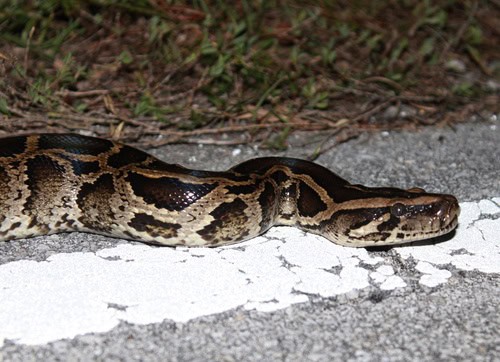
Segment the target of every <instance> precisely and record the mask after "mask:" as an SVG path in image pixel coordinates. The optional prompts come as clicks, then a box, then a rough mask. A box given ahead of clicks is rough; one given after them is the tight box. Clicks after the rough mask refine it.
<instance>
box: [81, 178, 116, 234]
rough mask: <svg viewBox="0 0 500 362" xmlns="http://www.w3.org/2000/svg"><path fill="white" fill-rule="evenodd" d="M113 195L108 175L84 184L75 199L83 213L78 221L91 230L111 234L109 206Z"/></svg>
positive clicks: (112, 215)
mask: <svg viewBox="0 0 500 362" xmlns="http://www.w3.org/2000/svg"><path fill="white" fill-rule="evenodd" d="M115 195H116V192H115V187H114V184H113V177H112V176H111V175H110V174H103V175H101V176H99V178H97V179H96V180H95V181H94V182H92V183H90V182H88V183H84V184H83V185H82V187H81V189H80V192H79V193H78V198H77V203H78V206H79V207H80V210H82V211H83V215H82V216H81V217H80V219H79V221H80V222H81V223H82V224H83V225H84V226H85V227H86V228H89V229H91V230H96V231H100V232H107V233H111V232H112V230H113V227H112V222H113V220H114V212H113V210H112V208H111V204H112V199H113V197H114V196H115Z"/></svg>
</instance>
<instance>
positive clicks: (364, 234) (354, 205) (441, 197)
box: [322, 185, 460, 246]
mask: <svg viewBox="0 0 500 362" xmlns="http://www.w3.org/2000/svg"><path fill="white" fill-rule="evenodd" d="M352 187H353V189H355V190H358V191H359V194H358V196H359V197H358V198H356V194H357V193H356V192H353V190H351V194H350V195H349V196H350V198H351V200H344V201H343V202H342V203H341V204H340V207H339V208H338V211H336V212H334V213H333V214H332V217H331V219H330V223H323V231H322V233H323V234H326V235H329V238H330V239H332V240H335V241H336V242H337V243H340V244H342V245H346V246H379V245H394V244H402V243H407V242H411V241H417V240H423V239H429V238H434V237H437V236H440V235H444V234H447V233H448V232H450V231H452V230H453V229H454V228H455V227H456V226H457V224H458V216H459V214H460V207H459V205H458V201H457V199H456V198H455V197H454V196H452V195H445V194H432V193H426V192H425V191H423V190H422V189H417V188H414V189H410V190H401V189H395V188H365V187H362V186H359V185H352Z"/></svg>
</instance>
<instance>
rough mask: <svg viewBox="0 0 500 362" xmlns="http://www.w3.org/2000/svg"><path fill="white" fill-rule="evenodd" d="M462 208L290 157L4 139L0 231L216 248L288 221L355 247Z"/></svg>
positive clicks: (441, 228)
mask: <svg viewBox="0 0 500 362" xmlns="http://www.w3.org/2000/svg"><path fill="white" fill-rule="evenodd" d="M458 214H459V206H458V203H457V200H456V198H455V197H453V196H451V195H441V194H431V193H426V192H424V190H422V189H418V188H414V189H410V190H401V189H396V188H368V187H364V186H361V185H352V184H350V183H348V182H347V181H345V180H344V179H342V178H340V177H339V176H337V175H335V174H334V173H332V172H331V171H329V170H328V169H326V168H324V167H322V166H319V165H317V164H314V163H312V162H308V161H303V160H298V159H293V158H282V157H264V158H257V159H252V160H249V161H246V162H243V163H241V164H239V165H237V166H235V167H233V168H232V169H230V170H228V171H226V172H210V171H197V170H190V169H187V168H184V167H182V166H179V165H173V164H167V163H164V162H162V161H160V160H158V159H156V158H154V157H153V156H151V155H149V154H147V153H145V152H142V151H139V150H137V149H135V148H132V147H129V146H126V145H122V144H119V143H115V142H112V141H108V140H104V139H99V138H93V137H86V136H80V135H74V134H41V135H30V136H18V137H11V138H4V139H0V240H10V239H19V238H27V237H33V236H38V235H46V234H53V233H60V232H70V231H82V232H91V233H98V234H103V235H107V236H113V237H119V238H126V239H133V240H139V241H143V242H147V243H153V244H162V245H187V246H218V245H224V244H230V243H235V242H239V241H242V240H246V239H249V238H252V237H255V236H257V235H259V234H261V233H263V232H264V231H266V230H267V229H269V228H270V227H271V226H273V225H294V226H297V227H299V228H301V229H303V230H307V231H310V232H313V233H316V234H320V235H322V236H324V237H326V238H328V239H329V240H331V241H333V242H335V243H338V244H342V245H346V246H353V247H361V246H372V245H388V244H399V243H405V242H409V241H414V240H420V239H426V238H431V237H435V236H438V235H442V234H445V233H448V232H449V231H451V230H453V229H454V228H455V226H456V225H457V219H458Z"/></svg>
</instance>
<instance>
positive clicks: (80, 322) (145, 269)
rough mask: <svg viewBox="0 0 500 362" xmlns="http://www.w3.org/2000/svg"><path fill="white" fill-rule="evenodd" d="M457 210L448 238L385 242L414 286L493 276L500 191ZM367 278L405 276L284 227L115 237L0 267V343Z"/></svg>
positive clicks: (497, 263) (333, 288) (282, 301)
mask: <svg viewBox="0 0 500 362" xmlns="http://www.w3.org/2000/svg"><path fill="white" fill-rule="evenodd" d="M461 208H462V213H461V216H460V225H459V228H458V230H457V232H456V234H455V236H454V237H453V238H452V239H451V240H448V241H446V242H443V243H440V244H436V245H418V246H411V247H396V248H394V249H393V250H394V251H395V252H396V253H398V254H399V255H400V256H401V257H402V258H403V259H409V258H412V259H413V260H414V261H415V262H416V266H415V269H416V270H415V276H413V277H417V278H419V283H420V284H422V285H425V286H428V287H434V286H437V285H440V284H443V283H446V282H447V280H448V279H449V278H450V277H451V276H452V273H451V272H450V271H448V270H446V269H444V268H443V266H447V265H452V266H454V267H455V268H457V269H461V270H478V271H480V272H483V273H500V233H499V231H500V217H499V214H500V197H497V198H493V199H490V200H482V201H479V202H467V203H462V204H461ZM368 265H369V266H370V268H367V267H366V266H368ZM369 285H372V286H376V287H379V288H380V289H383V290H391V289H396V288H404V287H405V286H406V285H407V283H406V281H405V277H404V276H399V275H397V274H396V272H395V271H394V269H393V268H392V266H390V260H385V259H384V258H381V257H373V256H371V255H370V254H369V253H368V252H367V251H366V250H365V249H352V248H344V247H341V246H337V245H335V244H332V243H331V242H329V241H327V240H326V239H324V238H321V237H318V236H315V235H311V234H305V233H303V232H301V231H299V230H298V229H295V228H288V227H279V228H273V229H272V230H270V231H269V232H268V233H266V235H265V236H263V237H259V238H255V239H253V240H251V241H249V242H246V243H244V244H239V245H235V246H231V247H224V248H217V249H207V248H199V249H187V248H178V249H173V248H158V247H150V246H147V245H140V244H123V245H119V246H117V247H114V248H110V249H104V250H101V251H99V252H97V253H80V252H76V253H69V254H57V255H53V256H51V257H50V258H48V259H47V260H46V261H43V262H37V261H27V260H26V261H16V262H11V263H6V264H3V265H0V306H1V308H0V346H1V345H2V343H3V340H4V339H9V340H13V341H15V342H17V343H24V344H44V343H47V342H50V341H55V340H58V339H62V338H72V337H74V336H76V335H78V334H84V333H91V332H105V331H108V330H110V329H111V328H113V327H114V326H116V325H117V324H118V323H119V321H120V320H124V321H127V322H130V323H138V324H148V323H155V322H161V321H162V320H164V319H171V320H174V321H178V322H185V321H187V320H189V319H192V318H196V317H199V316H203V315H209V314H214V313H220V312H224V311H227V310H231V309H234V308H237V307H243V308H247V309H258V310H261V311H272V310H276V309H280V308H285V307H287V306H289V305H291V304H293V303H300V302H304V301H307V300H308V298H309V297H308V295H307V294H309V293H311V294H316V295H320V296H323V297H330V296H333V295H338V294H343V293H348V292H350V291H353V290H356V289H363V288H366V287H368V286H369Z"/></svg>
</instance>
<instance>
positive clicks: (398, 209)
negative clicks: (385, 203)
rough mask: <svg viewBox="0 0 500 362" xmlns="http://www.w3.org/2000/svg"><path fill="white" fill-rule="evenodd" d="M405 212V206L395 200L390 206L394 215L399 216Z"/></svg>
mask: <svg viewBox="0 0 500 362" xmlns="http://www.w3.org/2000/svg"><path fill="white" fill-rule="evenodd" d="M405 213H406V206H405V205H403V204H401V203H399V202H397V203H395V204H394V205H392V207H391V214H392V215H393V216H396V217H401V216H403V215H404V214H405Z"/></svg>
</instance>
